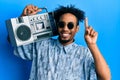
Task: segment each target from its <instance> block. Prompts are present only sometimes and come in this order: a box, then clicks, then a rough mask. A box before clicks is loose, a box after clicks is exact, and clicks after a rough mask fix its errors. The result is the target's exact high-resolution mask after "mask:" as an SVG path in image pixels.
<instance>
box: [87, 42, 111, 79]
mask: <svg viewBox="0 0 120 80" xmlns="http://www.w3.org/2000/svg"><path fill="white" fill-rule="evenodd" d="M88 47H89V49H90V51H91V53H92V55H93V58H94V61H95V68H96V72H97V75H98V79H99V80H110V79H111V74H110V70H109V67H108V65H107V63H106V61H105V60H104V58H103V56H102V55H101V53H100V51H99V49H98V46H97V44H91V45H88Z"/></svg>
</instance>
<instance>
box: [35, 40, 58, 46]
mask: <svg viewBox="0 0 120 80" xmlns="http://www.w3.org/2000/svg"><path fill="white" fill-rule="evenodd" d="M56 41H57V39H53V38H47V39H42V40H39V41H37V42H36V44H41V45H46V46H47V45H49V44H53V43H55V42H56Z"/></svg>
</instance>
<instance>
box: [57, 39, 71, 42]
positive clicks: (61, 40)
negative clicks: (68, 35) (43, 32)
mask: <svg viewBox="0 0 120 80" xmlns="http://www.w3.org/2000/svg"><path fill="white" fill-rule="evenodd" d="M59 41H60V42H61V43H68V42H69V41H70V40H63V39H60V38H59Z"/></svg>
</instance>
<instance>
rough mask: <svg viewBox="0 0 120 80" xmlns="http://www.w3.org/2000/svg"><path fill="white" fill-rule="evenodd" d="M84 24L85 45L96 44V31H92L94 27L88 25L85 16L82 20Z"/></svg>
mask: <svg viewBox="0 0 120 80" xmlns="http://www.w3.org/2000/svg"><path fill="white" fill-rule="evenodd" d="M84 25H85V34H84V37H85V41H86V43H87V45H91V44H96V41H97V37H98V33H97V32H96V31H94V29H93V28H92V27H91V26H88V19H87V18H85V20H84Z"/></svg>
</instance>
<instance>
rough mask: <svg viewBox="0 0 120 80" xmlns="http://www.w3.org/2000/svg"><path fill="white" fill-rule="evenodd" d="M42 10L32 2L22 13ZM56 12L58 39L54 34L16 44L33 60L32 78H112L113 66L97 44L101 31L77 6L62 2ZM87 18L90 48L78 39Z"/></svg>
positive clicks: (99, 79)
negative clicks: (64, 4) (80, 24)
mask: <svg viewBox="0 0 120 80" xmlns="http://www.w3.org/2000/svg"><path fill="white" fill-rule="evenodd" d="M41 10H42V9H38V7H36V6H34V5H28V6H26V8H25V9H24V11H23V13H22V16H26V15H33V14H36V13H38V12H39V11H41ZM54 12H55V20H56V23H57V28H58V34H59V37H58V39H52V38H50V39H46V40H43V41H39V42H35V43H32V44H28V45H24V46H20V47H17V48H15V51H14V53H15V54H16V55H17V56H19V57H21V58H23V59H28V60H32V69H31V75H30V79H29V80H110V79H111V75H110V70H109V68H108V65H107V64H106V62H105V60H104V58H103V57H102V55H101V53H100V51H99V49H98V47H97V44H96V41H97V36H98V33H97V32H96V31H95V30H94V29H93V28H92V27H91V26H88V20H87V18H84V12H83V11H81V10H79V9H77V8H75V7H74V6H67V7H64V6H61V7H59V8H58V9H56V10H55V11H54ZM84 19H85V21H84V22H85V41H86V43H87V46H88V48H85V47H83V46H79V45H77V44H76V43H75V42H74V35H75V34H76V32H77V31H78V30H79V21H83V20H84Z"/></svg>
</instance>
